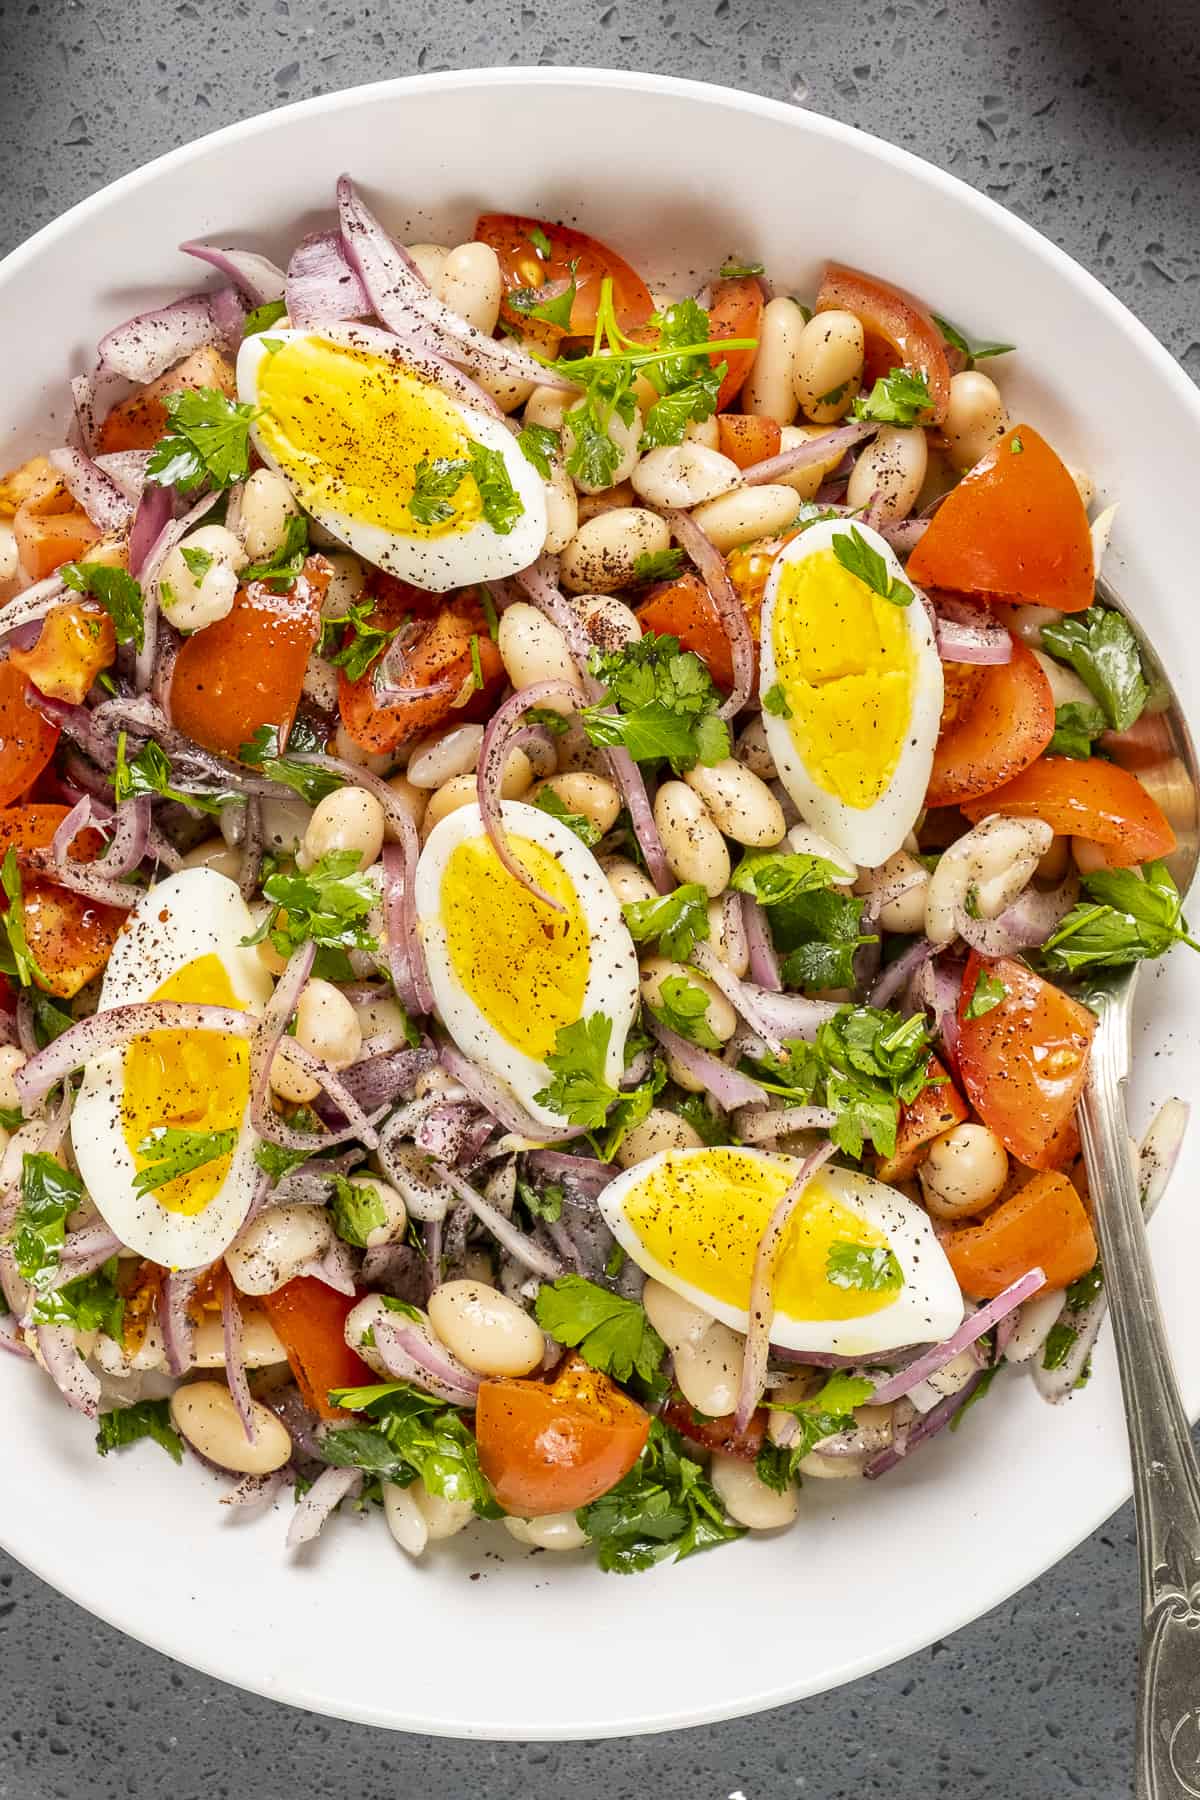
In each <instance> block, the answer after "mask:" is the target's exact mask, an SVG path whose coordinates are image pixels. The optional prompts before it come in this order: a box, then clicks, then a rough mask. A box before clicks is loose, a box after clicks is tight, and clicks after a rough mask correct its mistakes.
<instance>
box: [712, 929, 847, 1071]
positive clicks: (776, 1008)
mask: <svg viewBox="0 0 1200 1800" xmlns="http://www.w3.org/2000/svg"><path fill="white" fill-rule="evenodd" d="M692 961H693V963H694V964H695V965H696V967H697V968H698V969H699V970H700V971H701V973H702V974H704V975H707V976H708V978H709V980H710V981H713V982H715V983H716V985H717V986H718V987H719V988H720V990H721V992H722V993H723V994H724V996H725V998H726V999H727V1000H728V1001H729V1004H730V1005H731V1006H732V1007H733V1008H734V1010H735V1011H736V1012H738V1013H739V1014H740V1015H741V1017H742V1018H743V1019H744V1020H745V1021H746V1023H747V1025H749V1027H750V1029H751V1031H753V1032H756V1033H757V1035H758V1036H759V1037H760V1038H762V1040H763V1042H764V1043H765V1044H766V1045H767V1047H768V1049H769V1050H771V1051H772V1053H773V1054H774V1055H776V1056H780V1055H782V1053H783V1040H784V1038H788V1037H793V1038H795V1037H801V1038H807V1039H809V1040H811V1039H812V1038H814V1037H815V1036H816V1034H817V1028H818V1026H820V1025H821V1024H823V1023H824V1021H825V1020H826V1019H831V1018H832V1017H833V1015H834V1013H835V1012H836V1011H837V1007H836V1006H835V1005H834V1004H833V1002H832V1001H827V1000H806V999H805V998H804V997H803V995H801V994H775V993H771V992H770V991H769V990H768V989H767V988H762V987H757V986H755V984H754V983H753V982H748V981H740V980H739V979H738V977H737V976H736V975H735V974H734V973H733V971H732V970H731V969H729V968H727V967H726V965H725V964H724V963H723V962H722V961H721V959H720V957H719V956H718V955H717V953H716V951H715V950H714V949H713V947H712V945H711V944H697V945H696V946H695V948H694V950H693V951H692Z"/></svg>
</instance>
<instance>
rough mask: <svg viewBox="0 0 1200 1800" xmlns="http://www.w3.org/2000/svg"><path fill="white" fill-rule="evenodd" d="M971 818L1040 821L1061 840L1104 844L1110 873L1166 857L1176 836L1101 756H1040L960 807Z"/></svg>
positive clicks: (1138, 787)
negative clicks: (993, 815)
mask: <svg viewBox="0 0 1200 1800" xmlns="http://www.w3.org/2000/svg"><path fill="white" fill-rule="evenodd" d="M963 811H964V812H965V813H966V815H967V817H968V818H969V819H972V820H974V819H979V818H982V816H983V814H984V813H985V812H1002V813H1008V814H1009V815H1010V817H1012V818H1016V819H1044V820H1045V822H1046V824H1047V825H1050V826H1052V827H1053V829H1054V831H1055V832H1056V833H1058V834H1060V835H1062V836H1063V837H1081V838H1090V839H1091V840H1092V842H1093V843H1096V844H1103V846H1104V849H1105V851H1106V853H1107V859H1108V861H1109V863H1110V864H1111V865H1112V867H1113V868H1116V869H1130V868H1132V867H1133V866H1134V864H1135V863H1143V862H1153V861H1154V859H1155V858H1156V857H1159V856H1169V855H1170V854H1171V851H1172V850H1173V849H1174V848H1175V833H1174V832H1173V831H1172V829H1171V827H1170V825H1169V823H1168V822H1167V820H1166V819H1165V818H1164V816H1163V813H1162V811H1161V809H1160V808H1159V806H1158V805H1157V803H1156V802H1155V801H1154V800H1153V799H1152V798H1151V796H1150V795H1149V794H1148V793H1147V792H1146V789H1145V788H1144V787H1143V786H1142V784H1141V782H1140V781H1139V780H1138V778H1137V776H1136V775H1133V774H1131V773H1130V771H1129V770H1128V769H1122V768H1119V767H1118V765H1117V764H1116V763H1110V762H1105V761H1104V760H1103V759H1102V758H1101V757H1098V756H1093V757H1088V758H1087V759H1086V760H1077V759H1076V758H1075V757H1072V756H1043V757H1042V758H1041V759H1040V761H1038V762H1035V763H1034V764H1032V766H1031V767H1030V768H1028V769H1026V770H1025V771H1024V772H1023V773H1022V774H1020V775H1018V776H1017V777H1016V778H1015V780H1013V781H1008V782H1006V783H1005V784H1004V786H1003V787H1001V788H997V789H996V790H995V791H994V792H993V793H991V794H989V795H988V796H987V800H986V803H985V802H984V801H981V800H976V801H972V802H971V803H970V804H969V805H964V807H963Z"/></svg>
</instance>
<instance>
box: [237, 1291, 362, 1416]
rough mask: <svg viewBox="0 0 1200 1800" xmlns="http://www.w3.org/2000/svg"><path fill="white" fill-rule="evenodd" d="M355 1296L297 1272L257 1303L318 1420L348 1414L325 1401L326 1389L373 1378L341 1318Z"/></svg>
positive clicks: (327, 1392) (352, 1307)
mask: <svg viewBox="0 0 1200 1800" xmlns="http://www.w3.org/2000/svg"><path fill="white" fill-rule="evenodd" d="M359 1298H360V1296H359V1295H357V1294H339V1293H337V1292H335V1290H334V1289H333V1288H331V1287H326V1285H325V1283H324V1282H323V1281H318V1280H317V1278H316V1276H315V1275H297V1276H296V1277H295V1279H294V1280H292V1281H288V1282H285V1283H284V1285H283V1287H281V1288H277V1289H276V1290H275V1292H274V1293H273V1294H264V1295H263V1297H262V1302H261V1304H262V1306H263V1309H264V1311H265V1312H266V1315H267V1317H268V1318H269V1319H270V1321H271V1324H272V1326H273V1327H274V1330H275V1334H276V1336H277V1337H278V1338H279V1340H280V1342H281V1343H282V1345H283V1347H284V1349H285V1350H286V1351H287V1358H288V1362H289V1363H290V1365H291V1370H292V1374H293V1375H294V1376H295V1377H296V1385H297V1387H298V1388H299V1389H300V1392H301V1393H302V1394H303V1396H304V1400H305V1403H306V1404H307V1405H308V1406H309V1407H311V1409H312V1411H313V1412H315V1413H316V1414H317V1415H318V1416H319V1417H320V1418H322V1419H344V1418H346V1417H347V1416H348V1415H347V1414H346V1413H345V1412H344V1411H343V1410H342V1408H341V1407H339V1406H332V1405H330V1402H329V1391H330V1389H331V1388H345V1387H367V1386H370V1384H371V1383H372V1382H374V1381H376V1380H377V1379H378V1378H377V1376H376V1375H375V1374H374V1373H373V1372H372V1370H370V1369H369V1368H368V1367H367V1365H366V1363H365V1362H363V1360H362V1358H361V1357H360V1356H359V1355H357V1354H356V1352H355V1351H353V1350H351V1348H350V1346H349V1344H347V1342H346V1320H347V1318H348V1316H349V1315H350V1313H351V1312H352V1311H353V1310H354V1308H355V1307H356V1306H357V1305H358V1301H359Z"/></svg>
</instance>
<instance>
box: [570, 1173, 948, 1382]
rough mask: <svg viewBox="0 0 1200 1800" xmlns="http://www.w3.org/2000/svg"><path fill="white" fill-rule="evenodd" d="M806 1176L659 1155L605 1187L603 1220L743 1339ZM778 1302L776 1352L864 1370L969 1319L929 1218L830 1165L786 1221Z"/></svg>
mask: <svg viewBox="0 0 1200 1800" xmlns="http://www.w3.org/2000/svg"><path fill="white" fill-rule="evenodd" d="M800 1167H801V1165H800V1162H799V1161H798V1159H797V1158H796V1157H794V1156H781V1155H775V1154H773V1153H771V1152H768V1151H766V1150H750V1149H734V1148H716V1149H702V1150H664V1151H661V1152H660V1153H659V1154H658V1155H657V1156H651V1157H649V1158H648V1159H647V1160H646V1161H645V1162H643V1163H638V1164H637V1165H636V1166H635V1167H634V1168H632V1169H629V1170H627V1171H626V1172H625V1174H623V1175H618V1177H617V1179H616V1180H615V1181H613V1182H610V1183H609V1185H608V1187H606V1188H605V1189H604V1190H603V1192H602V1193H601V1195H600V1210H601V1212H602V1213H603V1214H604V1218H605V1221H606V1223H607V1224H608V1227H609V1230H610V1231H611V1232H612V1233H613V1236H614V1237H615V1238H616V1239H617V1242H618V1243H619V1244H620V1245H621V1246H622V1248H623V1249H624V1250H625V1251H627V1253H628V1254H629V1255H630V1256H631V1257H632V1258H633V1260H634V1262H636V1263H637V1264H638V1266H639V1267H640V1268H642V1269H644V1270H645V1272H646V1274H647V1275H652V1276H653V1277H654V1278H655V1280H656V1281H661V1282H664V1283H665V1284H666V1286H667V1287H670V1288H673V1289H674V1290H675V1292H676V1293H677V1294H682V1295H683V1297H684V1299H685V1300H690V1301H691V1302H692V1303H693V1305H695V1306H698V1307H700V1308H701V1309H702V1310H703V1311H704V1312H706V1313H708V1314H710V1315H711V1317H713V1318H714V1319H723V1320H724V1322H725V1324H726V1325H730V1326H732V1327H733V1329H734V1330H735V1331H743V1332H744V1331H748V1330H749V1326H750V1320H749V1313H748V1308H749V1304H750V1288H751V1283H752V1280H753V1275H754V1258H755V1253H756V1252H757V1249H758V1245H759V1241H760V1240H761V1238H762V1235H763V1232H764V1231H765V1230H766V1228H767V1223H768V1221H769V1220H770V1217H771V1214H772V1212H773V1211H774V1209H775V1207H776V1206H777V1204H778V1203H779V1201H780V1200H781V1199H782V1198H783V1196H784V1194H785V1193H786V1192H787V1190H788V1188H789V1186H790V1185H791V1183H792V1182H793V1181H794V1180H795V1178H796V1176H797V1174H798V1173H799V1171H800ZM892 1258H894V1261H892V1260H891V1259H892ZM772 1292H773V1294H774V1300H775V1317H774V1320H773V1322H772V1325H771V1342H772V1343H773V1344H778V1345H779V1346H780V1347H781V1348H782V1349H785V1350H807V1351H816V1352H820V1353H821V1354H831V1355H835V1356H862V1357H864V1358H870V1357H871V1356H873V1355H882V1354H883V1352H885V1351H887V1350H895V1349H897V1348H899V1346H900V1345H902V1344H915V1343H924V1342H926V1341H928V1340H932V1341H940V1340H941V1339H942V1338H946V1337H949V1335H950V1333H951V1332H952V1331H954V1330H955V1329H956V1328H957V1327H958V1326H959V1325H960V1324H961V1323H962V1318H963V1301H962V1295H961V1293H960V1292H959V1287H958V1283H957V1281H956V1280H955V1279H954V1272H953V1270H952V1269H951V1267H950V1264H949V1263H948V1262H947V1260H946V1256H945V1252H944V1251H943V1250H942V1248H941V1245H940V1244H939V1243H938V1241H937V1239H936V1237H935V1236H934V1235H933V1228H932V1226H931V1225H930V1223H929V1220H928V1218H927V1217H926V1215H925V1213H924V1212H923V1211H922V1210H921V1208H920V1207H919V1206H917V1205H915V1204H914V1202H913V1201H911V1200H908V1199H906V1198H905V1196H904V1195H903V1194H900V1193H897V1191H896V1189H895V1188H891V1187H885V1185H884V1184H883V1182H881V1181H875V1180H873V1179H872V1178H871V1176H869V1175H862V1174H859V1173H858V1172H857V1171H856V1170H850V1169H835V1168H831V1167H829V1166H828V1165H826V1166H825V1167H824V1168H823V1169H821V1170H820V1171H819V1172H818V1173H817V1174H816V1175H815V1176H814V1177H813V1179H812V1181H811V1182H810V1183H809V1185H808V1186H807V1188H806V1189H805V1190H804V1193H803V1194H802V1196H801V1199H800V1203H799V1205H798V1206H797V1208H796V1210H795V1212H794V1213H793V1215H792V1221H791V1224H790V1226H789V1227H788V1230H787V1233H786V1235H785V1236H784V1239H783V1243H782V1245H781V1246H780V1251H779V1256H778V1258H777V1260H776V1263H775V1276H774V1281H773V1284H772Z"/></svg>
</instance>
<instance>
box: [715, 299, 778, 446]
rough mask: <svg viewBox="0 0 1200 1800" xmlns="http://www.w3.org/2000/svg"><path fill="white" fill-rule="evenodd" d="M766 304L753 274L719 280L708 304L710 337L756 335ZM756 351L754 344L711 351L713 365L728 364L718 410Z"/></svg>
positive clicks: (734, 393)
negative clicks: (738, 348)
mask: <svg viewBox="0 0 1200 1800" xmlns="http://www.w3.org/2000/svg"><path fill="white" fill-rule="evenodd" d="M765 304H766V302H765V301H764V300H763V291H762V288H761V287H760V286H759V284H758V280H757V278H756V277H755V276H753V275H736V276H734V277H733V278H732V279H731V280H729V281H718V283H717V285H716V287H715V288H714V289H713V293H712V301H711V303H710V305H709V308H708V335H709V337H710V338H754V339H757V338H758V335H759V332H760V330H761V329H762V316H763V307H764V305H765ZM757 355H758V350H757V347H756V348H755V349H753V350H729V351H727V352H726V353H725V354H724V355H721V353H720V352H719V351H714V352H713V353H712V355H711V356H710V357H709V359H708V360H709V362H710V363H711V364H712V366H713V368H714V369H715V368H716V367H717V365H718V364H719V363H722V362H723V363H726V364H727V365H728V366H727V368H726V370H725V374H724V375H723V377H722V378H721V390H720V393H719V394H718V395H717V411H718V412H724V411H725V409H726V407H728V406H731V405H732V404H733V402H734V401H735V400H736V399H737V397H738V395H739V394H740V393H741V391H742V387H743V384H744V383H745V380H746V377H747V375H748V374H749V373H750V371H751V369H752V368H753V367H754V358H755V357H756V356H757Z"/></svg>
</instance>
